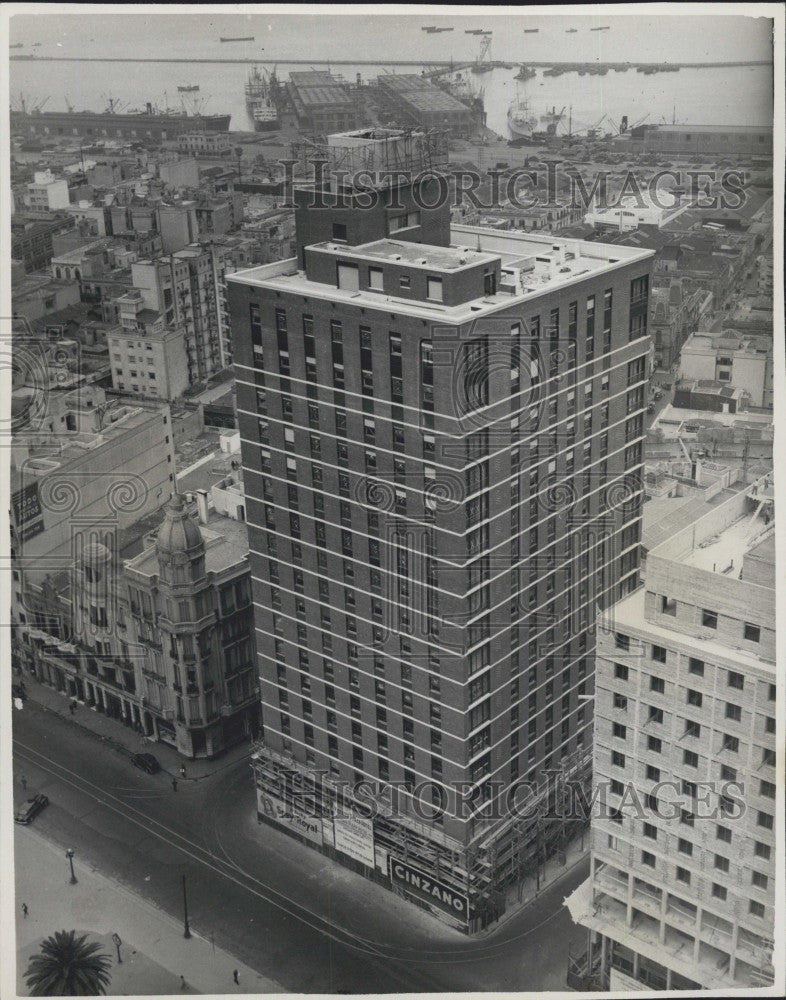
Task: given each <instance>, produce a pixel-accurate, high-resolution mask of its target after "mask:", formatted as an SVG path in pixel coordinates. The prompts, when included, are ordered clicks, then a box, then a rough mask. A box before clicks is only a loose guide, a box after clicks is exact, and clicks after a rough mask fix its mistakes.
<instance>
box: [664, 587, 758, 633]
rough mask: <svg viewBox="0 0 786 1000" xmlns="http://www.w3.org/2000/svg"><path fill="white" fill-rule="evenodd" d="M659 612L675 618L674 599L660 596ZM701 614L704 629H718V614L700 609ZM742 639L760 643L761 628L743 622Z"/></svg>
mask: <svg viewBox="0 0 786 1000" xmlns="http://www.w3.org/2000/svg"><path fill="white" fill-rule="evenodd" d="M660 610H661V614H664V615H669V616H670V617H671V618H675V617H676V615H677V601H676V599H675V598H670V597H665V596H661V599H660ZM699 610H700V612H701V619H700V620H701V624H702V626H703V627H704V628H710V629H713V630H715V629H717V628H718V612H717V611H713V610H711V609H709V608H700V609H699ZM743 638H744V639H745V640H746V641H747V642H761V626H759V625H754V624H753V623H752V622H743Z"/></svg>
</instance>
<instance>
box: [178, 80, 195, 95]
mask: <svg viewBox="0 0 786 1000" xmlns="http://www.w3.org/2000/svg"><path fill="white" fill-rule="evenodd" d="M198 90H199V84H198V83H190V84H188V85H187V86H185V87H178V88H177V92H178V94H195V93H196V92H197V91H198Z"/></svg>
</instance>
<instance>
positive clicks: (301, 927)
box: [14, 701, 587, 993]
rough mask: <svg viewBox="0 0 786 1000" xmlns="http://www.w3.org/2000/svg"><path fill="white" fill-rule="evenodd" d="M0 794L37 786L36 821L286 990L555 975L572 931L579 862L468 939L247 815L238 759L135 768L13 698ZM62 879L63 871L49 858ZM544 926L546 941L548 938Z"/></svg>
mask: <svg viewBox="0 0 786 1000" xmlns="http://www.w3.org/2000/svg"><path fill="white" fill-rule="evenodd" d="M14 758H15V788H14V791H15V797H16V798H17V799H19V798H21V797H22V796H23V792H22V790H21V787H20V785H19V781H20V779H21V776H22V775H24V777H25V779H26V781H27V793H26V794H30V793H31V792H39V791H41V792H44V793H45V794H46V795H47V796H48V797H49V800H50V805H49V807H48V808H47V809H45V810H44V811H43V812H42V813H41V814H40V815H39V816H37V817H36V819H35V821H34V826H35V830H36V831H37V832H38V833H39V834H41V835H43V836H45V837H46V838H47V839H48V840H50V841H52V842H53V843H54V844H56V845H58V846H59V847H61V848H62V849H63V850H65V849H66V848H68V847H72V848H73V849H74V851H75V852H76V856H77V858H78V859H79V861H80V863H81V864H87V865H90V866H92V867H93V868H95V869H96V870H97V871H99V872H101V873H102V874H103V875H105V876H108V877H109V878H111V879H112V880H114V881H116V882H118V883H120V884H121V885H122V886H124V887H125V888H127V889H129V890H131V891H133V892H135V893H137V894H138V895H139V896H140V897H141V898H142V899H143V900H145V901H146V902H148V903H152V904H154V905H155V906H157V907H158V908H160V909H161V910H163V911H164V912H165V913H168V914H169V915H170V916H172V917H173V918H175V919H177V920H179V921H182V917H183V901H182V888H181V886H182V882H181V880H182V876H183V875H184V874H185V875H186V880H187V887H188V910H189V917H190V922H191V927H192V928H193V930H194V932H195V933H196V934H198V935H200V936H201V937H202V938H207V939H211V940H213V941H214V943H215V946H216V947H217V948H222V949H224V950H225V951H227V952H229V953H230V954H231V955H233V956H236V957H237V959H238V960H239V961H240V962H242V963H244V964H245V965H247V966H248V967H250V968H251V969H253V970H255V971H256V972H257V973H259V974H260V975H262V976H265V977H267V978H268V979H271V980H275V981H276V982H279V983H281V984H282V986H283V987H284V988H285V989H287V990H291V991H293V992H340V991H347V992H352V993H355V992H391V991H395V992H402V991H415V990H418V991H431V992H433V991H445V990H454V991H461V990H547V989H552V990H557V989H563V988H564V985H565V970H566V963H567V954H568V950H569V947H570V946H571V945H573V947H574V948H578V947H580V945H581V943H582V941H583V937H584V932H583V931H582V930H581V928H577V927H575V926H573V924H572V923H571V920H570V917H569V915H568V912H567V910H566V909H565V908H564V907H563V905H562V901H563V899H564V897H565V896H567V895H568V894H569V893H570V892H571V891H572V889H573V888H574V887H575V886H576V885H578V883H579V882H580V881H581V880H582V879H583V878H584V877H586V868H587V865H586V862H582V863H580V864H579V865H577V866H576V867H575V868H574V869H573V870H571V871H569V872H567V873H566V874H565V876H564V877H563V878H562V879H561V880H560V881H558V882H554V883H552V884H551V885H550V886H549V887H548V888H546V889H545V890H544V891H543V893H542V894H541V895H540V897H539V898H538V899H537V900H535V901H534V902H533V903H532V904H531V905H530V906H529V907H527V908H526V909H525V910H523V911H521V912H519V913H516V914H514V915H512V916H510V917H509V918H508V919H505V920H503V922H502V924H501V926H500V927H499V928H498V929H496V930H495V931H492V932H491V933H490V934H487V935H484V936H483V937H480V938H474V939H468V938H466V937H464V936H463V935H461V934H459V933H457V932H454V931H452V930H451V929H450V928H448V927H446V926H444V925H443V924H441V923H439V922H438V921H436V920H434V919H433V918H431V917H430V916H429V915H427V914H425V913H423V912H422V911H421V910H419V909H417V908H416V907H414V906H411V905H409V904H408V903H405V902H404V901H403V900H401V899H400V898H398V897H396V896H395V895H393V894H392V893H390V892H388V891H387V890H385V889H384V888H382V887H380V886H377V885H374V884H371V883H369V882H368V881H367V880H365V879H363V878H361V877H360V876H358V875H356V874H355V873H353V872H350V871H348V870H347V869H345V868H343V867H341V866H339V865H337V864H335V863H333V862H331V861H330V860H329V859H327V858H325V857H323V856H322V855H320V854H318V853H317V852H315V851H312V850H310V849H308V848H305V847H303V846H302V845H300V844H299V843H297V842H295V841H293V840H292V839H291V838H289V837H287V836H286V835H284V834H280V833H278V832H277V831H276V830H274V829H271V828H270V827H268V826H259V825H258V824H257V820H256V811H255V802H254V792H253V784H252V781H251V775H250V772H249V768H248V763H247V761H246V760H239V761H237V762H236V763H234V764H232V765H231V766H229V767H227V768H226V769H224V770H222V771H219V772H217V773H216V774H215V775H213V776H212V777H210V778H205V779H203V780H201V781H199V782H180V783H179V784H178V789H177V791H174V790H173V788H172V785H171V782H170V778H169V776H168V775H167V774H164V773H159V774H156V775H147V774H144V773H142V772H140V771H138V770H136V769H135V768H133V767H132V766H131V764H130V761H129V759H128V757H127V756H125V755H124V754H123V753H120V752H118V751H117V750H115V749H112V748H110V747H108V746H98V747H97V744H96V741H95V739H94V738H91V737H90V736H89V735H88V734H86V733H85V732H84V730H82V729H80V728H79V727H78V726H76V725H75V724H74V723H72V722H70V720H67V719H62V718H60V717H58V716H55V715H53V714H52V713H46V712H44V711H43V710H42V709H41V708H40V707H39V706H37V705H35V704H34V703H32V702H31V701H28V702H27V704H26V706H25V708H24V710H23V711H21V712H15V713H14ZM63 878H64V880H67V878H68V871H67V865H66V862H65V858H64V859H63ZM555 941H559V942H560V947H559V949H555V948H554V947H553V945H554V942H555Z"/></svg>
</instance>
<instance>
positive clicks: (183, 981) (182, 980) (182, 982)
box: [180, 976, 186, 990]
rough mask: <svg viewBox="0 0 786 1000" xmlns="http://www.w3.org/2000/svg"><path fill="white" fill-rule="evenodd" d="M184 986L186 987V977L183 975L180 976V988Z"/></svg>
mask: <svg viewBox="0 0 786 1000" xmlns="http://www.w3.org/2000/svg"><path fill="white" fill-rule="evenodd" d="M185 988H186V977H185V976H181V977H180V989H181V990H184V989H185Z"/></svg>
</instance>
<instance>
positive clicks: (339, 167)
mask: <svg viewBox="0 0 786 1000" xmlns="http://www.w3.org/2000/svg"><path fill="white" fill-rule="evenodd" d="M290 148H291V154H292V158H293V159H294V160H295V162H296V164H297V166H298V167H299V169H300V171H301V172H302V173H303V174H306V173H308V172H309V166H310V165H311V166H313V165H314V164H319V163H324V164H325V173H326V176H327V177H344V176H345V177H347V178H348V179H350V178H356V179H357V181H358V182H361V181H362V185H363V186H364V187H376V188H380V187H386V186H388V185H389V184H390V183H391V179H392V178H395V177H397V176H401V175H402V174H407V175H410V176H416V175H418V174H429V173H441V172H444V171H445V170H447V168H448V142H447V133H446V132H445V131H444V130H442V129H436V128H432V129H424V128H409V127H406V126H402V127H400V128H398V127H395V128H378V127H375V128H367V129H358V130H355V131H352V132H341V133H338V134H336V135H331V136H328V137H327V139H326V140H325V141H324V142H322V141H311V140H309V139H305V138H302V139H300V140H299V141H297V142H293V143H292V144H291V147H290Z"/></svg>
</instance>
